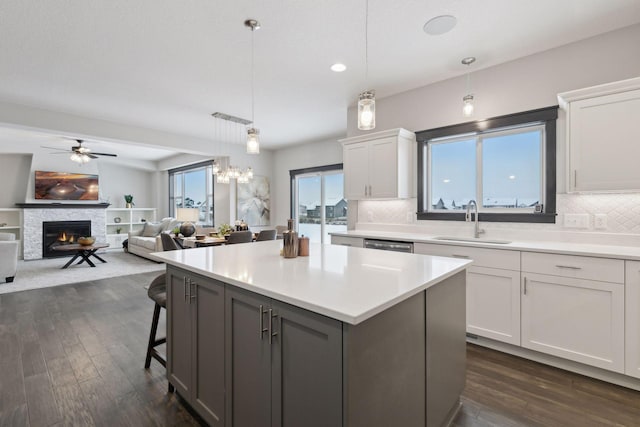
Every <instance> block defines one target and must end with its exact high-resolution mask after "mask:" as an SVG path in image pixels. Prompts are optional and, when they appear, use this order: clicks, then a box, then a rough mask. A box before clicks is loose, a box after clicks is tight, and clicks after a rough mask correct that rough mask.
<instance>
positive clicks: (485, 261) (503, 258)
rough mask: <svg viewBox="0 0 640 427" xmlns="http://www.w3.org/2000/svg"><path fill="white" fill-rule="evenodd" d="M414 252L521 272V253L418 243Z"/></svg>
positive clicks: (479, 265) (478, 265)
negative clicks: (466, 260) (469, 260)
mask: <svg viewBox="0 0 640 427" xmlns="http://www.w3.org/2000/svg"><path fill="white" fill-rule="evenodd" d="M413 251H414V252H415V253H417V254H423V255H438V256H447V257H454V258H469V259H472V260H473V265H474V266H477V267H489V268H501V269H503V270H520V252H519V251H511V250H500V249H486V248H471V247H468V246H453V245H437V244H429V243H416V244H415V245H414V248H413Z"/></svg>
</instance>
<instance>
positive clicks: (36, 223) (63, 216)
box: [17, 203, 108, 261]
mask: <svg viewBox="0 0 640 427" xmlns="http://www.w3.org/2000/svg"><path fill="white" fill-rule="evenodd" d="M17 206H18V207H20V208H23V209H24V211H23V216H22V218H23V230H22V240H23V243H22V244H23V251H24V255H23V256H24V260H25V261H26V260H34V259H42V223H43V222H44V221H82V220H89V221H91V235H92V236H94V237H95V238H96V242H98V243H106V241H107V235H106V227H105V226H106V220H107V214H106V210H105V208H106V207H107V206H108V205H107V204H91V205H88V204H87V205H83V204H79V203H78V204H69V203H67V204H64V205H60V204H46V203H31V204H27V203H25V204H18V205H17Z"/></svg>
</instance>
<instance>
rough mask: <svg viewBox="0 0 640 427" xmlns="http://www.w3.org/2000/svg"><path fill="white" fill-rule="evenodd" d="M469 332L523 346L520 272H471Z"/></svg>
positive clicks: (484, 269)
mask: <svg viewBox="0 0 640 427" xmlns="http://www.w3.org/2000/svg"><path fill="white" fill-rule="evenodd" d="M467 332H468V333H471V334H475V335H480V336H483V337H487V338H491V339H494V340H496V341H502V342H506V343H509V344H514V345H520V272H519V271H513V270H501V269H498V268H486V267H471V268H469V269H467Z"/></svg>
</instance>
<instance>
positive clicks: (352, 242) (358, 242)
mask: <svg viewBox="0 0 640 427" xmlns="http://www.w3.org/2000/svg"><path fill="white" fill-rule="evenodd" d="M331 244H332V245H342V246H353V247H354V248H363V247H364V239H363V238H362V237H344V236H331Z"/></svg>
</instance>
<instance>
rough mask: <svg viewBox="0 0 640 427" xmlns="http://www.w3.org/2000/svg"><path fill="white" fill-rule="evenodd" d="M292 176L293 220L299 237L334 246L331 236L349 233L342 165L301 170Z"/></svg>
mask: <svg viewBox="0 0 640 427" xmlns="http://www.w3.org/2000/svg"><path fill="white" fill-rule="evenodd" d="M289 173H290V176H291V217H292V218H294V219H295V220H296V228H297V230H298V234H300V235H303V234H304V235H305V236H306V237H309V240H310V241H312V242H318V243H331V241H330V238H329V237H330V236H329V233H331V232H334V231H346V230H347V201H346V200H345V199H344V174H343V173H342V164H336V165H329V166H320V167H315V168H308V169H298V170H292V171H290V172H289Z"/></svg>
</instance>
